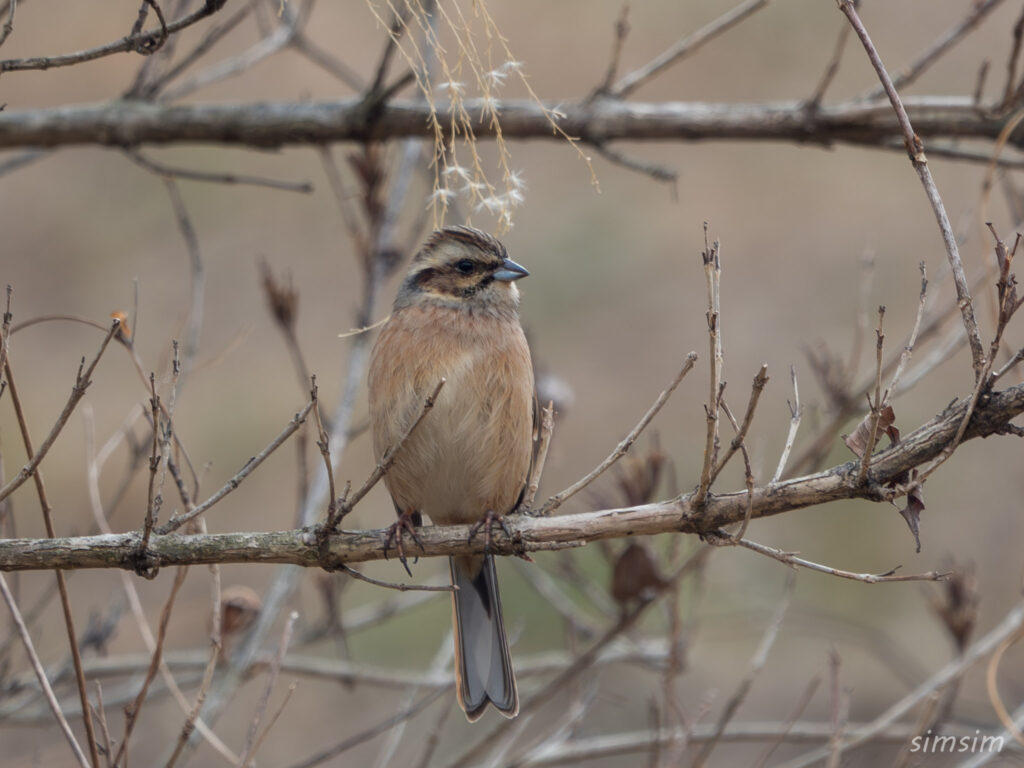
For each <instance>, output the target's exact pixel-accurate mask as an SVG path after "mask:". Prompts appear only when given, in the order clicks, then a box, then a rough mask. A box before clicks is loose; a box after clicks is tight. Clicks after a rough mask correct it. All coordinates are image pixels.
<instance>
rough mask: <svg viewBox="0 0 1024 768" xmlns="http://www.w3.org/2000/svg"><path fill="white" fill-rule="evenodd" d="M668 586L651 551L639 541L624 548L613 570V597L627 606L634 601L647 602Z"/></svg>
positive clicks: (620, 603)
mask: <svg viewBox="0 0 1024 768" xmlns="http://www.w3.org/2000/svg"><path fill="white" fill-rule="evenodd" d="M667 586H668V582H667V581H666V580H665V579H664V578H662V576H661V574H660V573H659V572H658V566H657V563H655V562H654V557H653V556H652V555H651V551H650V550H649V549H648V548H647V547H646V546H644V545H643V544H641V543H639V542H636V541H634V542H630V544H629V545H628V546H627V547H626V548H625V549H624V550H622V554H621V555H619V559H618V560H617V561H616V562H615V568H614V569H613V571H612V588H611V592H612V597H613V598H614V599H615V602H617V603H618V604H619V605H620V606H622V607H625V606H626V605H627V604H629V603H631V602H633V601H640V602H646V601H648V600H650V599H652V598H653V597H654V596H655V595H657V594H658V592H660V591H661V590H663V589H664V588H665V587H667Z"/></svg>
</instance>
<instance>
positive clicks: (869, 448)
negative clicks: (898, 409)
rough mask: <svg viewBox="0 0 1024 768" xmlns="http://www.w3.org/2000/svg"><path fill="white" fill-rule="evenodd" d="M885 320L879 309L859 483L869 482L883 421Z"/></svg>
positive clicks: (881, 308) (882, 311)
mask: <svg viewBox="0 0 1024 768" xmlns="http://www.w3.org/2000/svg"><path fill="white" fill-rule="evenodd" d="M884 320H885V307H884V306H880V307H879V308H878V327H877V328H875V399H874V400H871V398H868V404H869V405H870V406H871V413H870V422H869V423H870V426H869V427H868V441H867V444H866V445H865V446H864V453H863V454H862V455H861V457H860V468H859V469H858V471H857V483H858V484H863V483H865V482H867V478H868V470H869V469H870V468H871V454H872V453H873V452H874V450H875V445H876V444H877V443H878V424H879V422H880V421H881V419H882V409H883V408H884V407H885V405H884V404H883V403H882V352H883V350H884V344H885V334H884V333H883V332H882V322H883V321H884Z"/></svg>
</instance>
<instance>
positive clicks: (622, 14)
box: [594, 5, 629, 96]
mask: <svg viewBox="0 0 1024 768" xmlns="http://www.w3.org/2000/svg"><path fill="white" fill-rule="evenodd" d="M628 35H629V5H623V6H622V10H621V11H619V18H618V21H616V22H615V38H614V39H613V40H612V53H611V56H609V57H608V71H607V72H606V73H605V76H604V79H603V80H602V81H601V84H600V85H598V86H597V88H596V89H595V90H594V95H595V96H599V95H604V94H608V93H611V90H612V84H613V83H614V82H615V76H616V75H617V74H618V71H619V61H620V60H621V59H622V46H623V45H624V44H625V42H626V37H627V36H628Z"/></svg>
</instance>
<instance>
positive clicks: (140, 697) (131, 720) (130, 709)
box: [114, 566, 188, 765]
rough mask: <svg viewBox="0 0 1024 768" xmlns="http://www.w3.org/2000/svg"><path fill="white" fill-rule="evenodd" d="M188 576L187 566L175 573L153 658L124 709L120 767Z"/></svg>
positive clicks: (116, 759)
mask: <svg viewBox="0 0 1024 768" xmlns="http://www.w3.org/2000/svg"><path fill="white" fill-rule="evenodd" d="M187 575H188V566H182V567H180V568H178V569H177V570H176V571H175V574H174V582H173V583H172V584H171V593H170V594H169V595H168V596H167V601H166V602H165V603H164V607H163V610H162V611H161V613H160V624H159V625H158V627H157V634H156V647H155V648H154V649H153V657H152V659H151V660H150V662H149V669H148V670H147V671H146V678H145V680H144V681H143V683H142V687H141V688H140V689H139V693H138V694H137V695H136V697H135V700H134V701H133V702H132V703H131V704H129V705H128V706H127V707H125V721H126V722H125V727H124V736H123V737H122V738H121V746H120V748H119V749H118V750H117V757H115V758H114V763H115V764H116V765H121V764H122V763H121V760H122V759H124V758H125V757H126V753H127V750H128V742H129V741H130V740H131V737H132V732H133V731H134V730H135V723H137V722H138V717H139V711H140V710H141V709H142V705H143V704H144V703H145V702H146V695H147V694H148V693H149V686H150V684H151V683H152V682H153V679H154V678H155V677H156V673H157V671H158V670H159V669H160V664H161V661H162V660H163V652H164V640H165V639H166V638H167V626H168V625H169V624H170V620H171V611H172V609H173V608H174V601H175V598H177V596H178V590H179V589H181V585H182V584H184V583H185V577H186V576H187Z"/></svg>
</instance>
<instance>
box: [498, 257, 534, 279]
mask: <svg viewBox="0 0 1024 768" xmlns="http://www.w3.org/2000/svg"><path fill="white" fill-rule="evenodd" d="M528 274H530V273H529V272H527V271H526V270H525V269H523V267H521V266H519V265H518V264H516V263H515V262H514V261H512V259H505V261H503V262H502V263H501V269H499V270H498V271H497V272H495V273H494V279H495V280H501V281H502V282H503V283H511V282H512V281H513V280H518V279H519V278H521V277H526V276H527V275H528Z"/></svg>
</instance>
